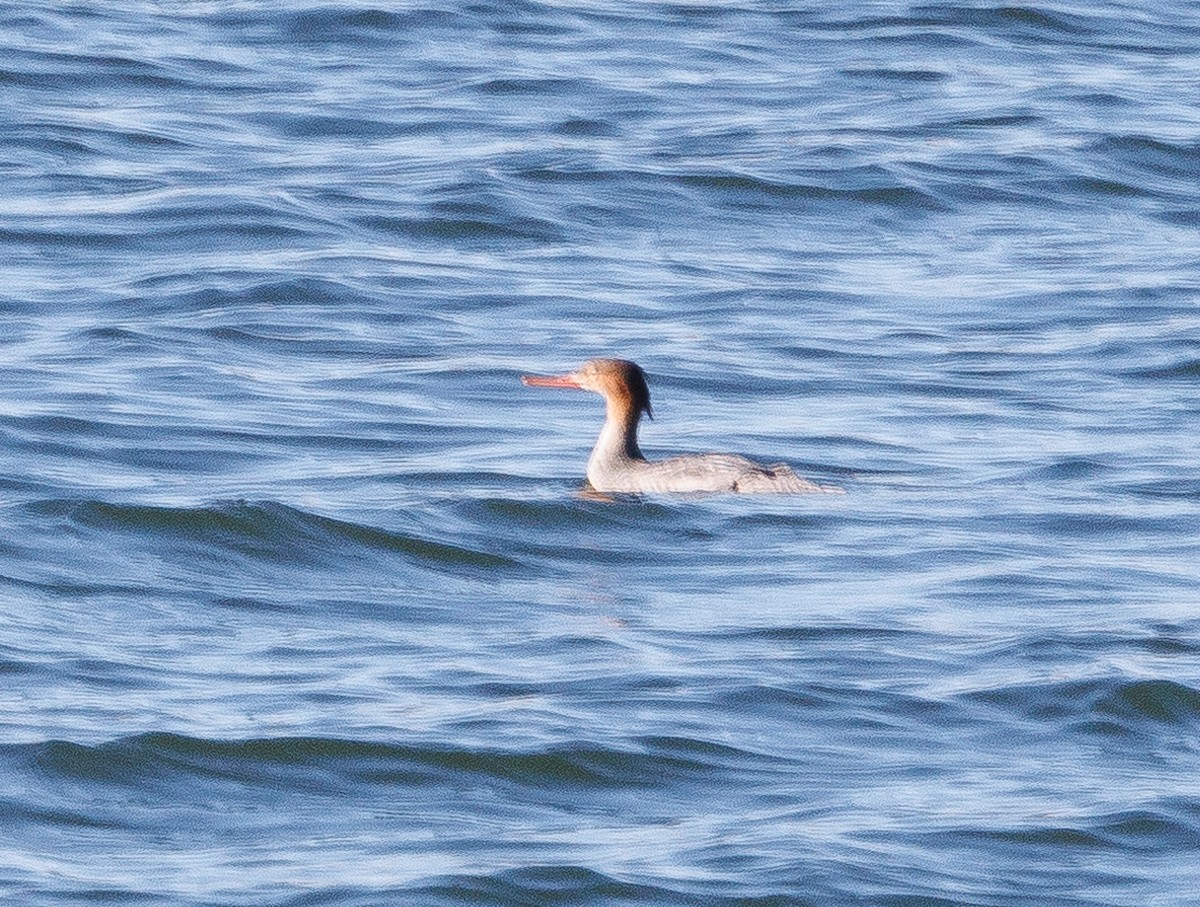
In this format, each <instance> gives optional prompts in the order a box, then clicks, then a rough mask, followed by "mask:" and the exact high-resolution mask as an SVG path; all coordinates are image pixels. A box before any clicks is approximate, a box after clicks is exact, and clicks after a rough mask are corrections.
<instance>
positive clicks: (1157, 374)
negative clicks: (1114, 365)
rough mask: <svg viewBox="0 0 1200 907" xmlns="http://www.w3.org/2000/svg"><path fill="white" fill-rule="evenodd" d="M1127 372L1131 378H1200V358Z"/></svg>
mask: <svg viewBox="0 0 1200 907" xmlns="http://www.w3.org/2000/svg"><path fill="white" fill-rule="evenodd" d="M1125 374H1126V376H1127V377H1130V378H1148V379H1151V380H1173V379H1179V378H1184V379H1196V378H1200V359H1183V360H1180V361H1179V362H1175V363H1173V364H1171V365H1164V366H1158V367H1156V368H1147V369H1137V370H1134V371H1130V372H1126V373H1125Z"/></svg>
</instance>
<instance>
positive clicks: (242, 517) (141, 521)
mask: <svg viewBox="0 0 1200 907" xmlns="http://www.w3.org/2000/svg"><path fill="white" fill-rule="evenodd" d="M27 506H28V507H29V508H30V509H32V510H34V511H35V512H39V513H41V514H44V515H52V516H58V517H61V518H64V519H67V520H69V521H70V522H71V523H72V524H74V525H75V526H78V527H81V528H84V529H91V530H97V531H101V532H128V533H137V534H145V535H151V536H155V537H157V538H158V539H168V540H172V541H176V542H181V543H185V544H188V545H192V546H195V545H210V546H214V547H216V548H221V549H228V550H234V551H237V552H238V553H241V554H248V555H251V556H254V557H257V558H265V559H269V560H277V561H281V562H288V563H297V562H301V563H303V562H311V561H314V560H323V559H326V558H335V559H340V558H341V557H342V556H344V553H345V552H344V551H340V552H339V549H341V548H343V547H344V545H346V544H351V545H354V546H357V547H359V548H366V549H373V550H375V551H380V552H385V553H393V554H400V555H404V556H406V557H410V558H414V559H416V560H418V561H419V562H421V563H423V564H425V565H428V566H431V567H435V568H440V569H451V570H454V569H463V568H474V569H503V568H509V567H513V566H517V563H518V562H517V561H515V560H513V559H512V558H509V557H507V556H504V555H500V554H494V553H491V552H487V551H480V550H476V549H473V548H469V547H467V546H464V545H458V544H452V543H449V542H443V541H436V540H433V539H429V538H423V537H421V536H417V535H414V534H410V533H401V532H394V531H390V530H386V529H380V528H377V527H373V526H366V525H362V524H358V523H350V522H345V521H343V520H336V519H332V518H330V517H324V516H318V515H316V514H312V513H307V512H305V511H302V510H297V509H295V508H292V507H288V506H285V505H283V504H277V503H274V502H260V503H250V502H246V501H236V502H229V503H224V504H218V505H212V506H205V507H157V506H150V505H143V504H110V503H106V502H102V501H83V502H78V501H43V502H40V503H35V504H31V505H27Z"/></svg>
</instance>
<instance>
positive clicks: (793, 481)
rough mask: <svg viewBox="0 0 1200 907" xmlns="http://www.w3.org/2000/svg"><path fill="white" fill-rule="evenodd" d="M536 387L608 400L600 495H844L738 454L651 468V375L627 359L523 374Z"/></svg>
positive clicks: (600, 449) (598, 464) (599, 448)
mask: <svg viewBox="0 0 1200 907" xmlns="http://www.w3.org/2000/svg"><path fill="white" fill-rule="evenodd" d="M521 382H522V383H523V384H528V385H532V386H534V387H571V388H577V389H579V390H588V391H594V392H595V393H597V394H600V395H601V396H603V397H604V401H605V403H606V404H607V407H608V417H607V419H606V420H605V422H604V428H602V429H601V430H600V437H599V438H597V439H596V446H595V447H594V448H593V449H592V456H591V458H590V459H589V460H588V465H587V477H588V482H589V483H591V486H592V488H594V489H595V490H596V491H600V492H616V493H620V492H672V491H675V492H688V491H736V492H743V493H755V492H757V493H775V494H813V493H817V494H819V493H830V492H832V493H839V492H841V491H842V489H840V488H832V487H827V486H823V485H816V484H814V483H812V482H809V481H808V480H807V479H802V478H800V476H798V475H796V473H794V472H793V471H792V468H791V467H790V466H788V465H786V464H784V463H777V464H774V465H771V466H763V465H762V464H760V463H755V462H754V461H753V460H747V459H746V458H745V457H740V456H737V455H736V454H716V453H710V454H685V455H684V456H679V457H671V458H670V459H667V460H658V461H656V462H654V463H651V462H650V461H649V460H647V459H646V458H645V457H643V456H642V451H641V450H640V449H639V448H638V442H637V430H638V422H639V421H641V418H642V413H645V414H646V415H647V416H650V415H652V414H651V412H650V388H649V387H647V386H646V373H645V372H643V371H642V370H641V368H640V367H639V366H638V365H637V364H636V363H633V362H629V361H627V360H625V359H592V360H591V361H590V362H586V363H584V365H583V367H582V368H580V369H579V370H578V371H575V372H571V373H569V374H566V375H557V376H553V377H551V376H542V375H522V376H521Z"/></svg>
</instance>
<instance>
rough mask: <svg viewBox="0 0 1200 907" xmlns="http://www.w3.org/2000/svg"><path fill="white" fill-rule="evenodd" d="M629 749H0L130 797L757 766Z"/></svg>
mask: <svg viewBox="0 0 1200 907" xmlns="http://www.w3.org/2000/svg"><path fill="white" fill-rule="evenodd" d="M634 743H635V746H632V747H624V748H622V747H613V746H602V745H598V744H594V743H574V744H557V745H553V746H548V747H546V748H545V749H541V750H530V751H516V750H499V749H495V750H489V749H476V748H467V747H460V746H410V745H400V744H393V743H382V742H374V741H367V740H348V739H338V738H328V737H284V738H260V739H250V740H241V741H226V740H212V739H201V738H195V737H187V736H181V735H177V734H168V733H147V734H141V735H137V736H134V737H125V738H120V739H117V740H114V741H110V742H108V743H102V744H99V745H95V746H88V745H84V744H78V743H71V742H66V741H57V740H56V741H48V742H45V743H31V744H14V745H8V746H2V747H0V754H3V761H4V762H6V763H8V767H9V768H10V769H11V770H14V771H18V770H19V771H22V772H33V773H37V774H41V775H48V776H51V777H53V778H57V779H59V780H60V781H62V780H73V781H81V782H91V783H103V784H112V785H122V786H132V787H137V786H140V785H143V784H144V783H147V782H149V781H155V782H158V783H163V784H169V783H172V782H173V780H177V779H179V778H181V777H182V778H188V779H209V780H212V781H216V782H229V783H236V784H252V785H261V784H271V785H272V786H283V787H287V786H295V787H296V788H301V789H306V790H311V789H328V788H334V789H341V788H343V787H359V786H361V785H363V784H369V785H384V786H391V785H405V786H412V785H430V784H453V785H459V784H464V783H476V784H490V783H505V784H513V785H517V786H520V787H525V788H540V789H549V790H553V791H562V790H564V789H593V790H597V791H599V790H603V789H608V788H614V789H616V788H652V787H659V786H661V785H663V784H667V783H671V782H687V781H698V782H704V783H708V782H710V781H711V779H712V777H713V776H714V774H715V773H727V772H729V771H735V772H736V771H740V770H744V769H746V768H747V767H749V766H753V765H758V764H760V763H762V762H764V761H765V757H760V756H757V755H754V754H752V753H749V752H747V751H745V750H741V749H738V748H735V747H731V746H726V745H723V744H717V743H710V742H707V741H700V740H691V739H686V738H678V737H647V738H642V739H640V740H638V741H634Z"/></svg>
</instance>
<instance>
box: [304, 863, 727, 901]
mask: <svg viewBox="0 0 1200 907" xmlns="http://www.w3.org/2000/svg"><path fill="white" fill-rule="evenodd" d="M404 894H405V895H406V896H407V897H408V898H413V899H416V900H421V901H423V900H424V899H425V898H433V899H441V898H446V899H447V902H448V903H454V904H458V903H487V904H692V905H697V907H699V905H701V904H713V903H714V902H713V901H712V900H710V899H707V898H698V897H694V896H688V895H686V894H685V893H684V892H681V891H674V890H671V889H669V888H665V887H663V886H661V885H647V884H644V883H640V884H639V883H632V882H623V881H620V880H618V879H616V878H614V877H612V876H609V875H605V874H604V873H600V872H596V871H595V870H592V869H588V868H587V867H584V866H578V865H571V864H554V865H542V866H528V867H522V868H520V869H510V870H506V871H503V872H499V873H494V874H486V875H457V876H451V877H448V878H445V879H442V880H440V881H438V882H435V883H434V884H432V885H428V886H423V887H420V888H415V889H413V890H410V891H407V892H404ZM404 899H405V898H403V897H402V898H401V900H404ZM742 903H746V902H742ZM297 907H299V905H297Z"/></svg>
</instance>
